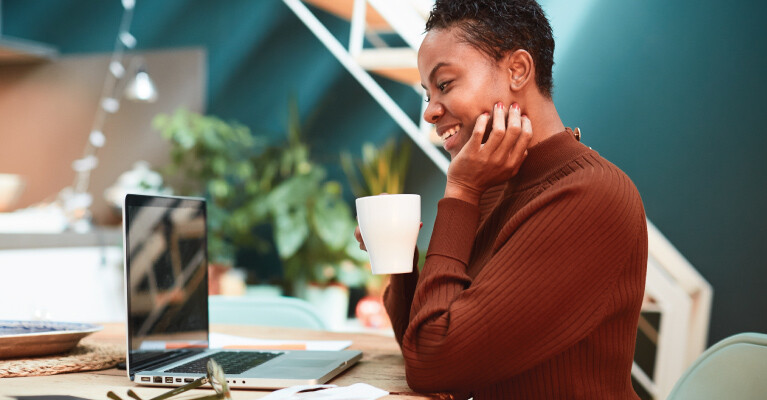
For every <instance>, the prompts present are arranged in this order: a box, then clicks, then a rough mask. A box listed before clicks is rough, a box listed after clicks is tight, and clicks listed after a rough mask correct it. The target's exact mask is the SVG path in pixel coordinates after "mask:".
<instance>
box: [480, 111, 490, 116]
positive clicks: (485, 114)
mask: <svg viewBox="0 0 767 400" xmlns="http://www.w3.org/2000/svg"><path fill="white" fill-rule="evenodd" d="M482 115H484V116H486V117H489V116H490V113H489V112H483V113H482Z"/></svg>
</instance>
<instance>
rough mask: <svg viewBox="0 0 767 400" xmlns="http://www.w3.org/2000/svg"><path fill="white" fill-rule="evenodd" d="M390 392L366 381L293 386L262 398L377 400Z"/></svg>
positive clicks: (268, 399) (287, 399) (264, 399)
mask: <svg viewBox="0 0 767 400" xmlns="http://www.w3.org/2000/svg"><path fill="white" fill-rule="evenodd" d="M388 394H389V392H387V391H385V390H381V389H379V388H377V387H375V386H370V385H368V384H366V383H355V384H354V385H351V386H341V387H339V386H336V385H307V386H292V387H289V388H285V389H282V390H278V391H276V392H272V393H270V394H268V395H267V396H266V397H263V398H262V399H261V400H302V399H318V400H375V399H378V398H381V397H384V396H387V395H388Z"/></svg>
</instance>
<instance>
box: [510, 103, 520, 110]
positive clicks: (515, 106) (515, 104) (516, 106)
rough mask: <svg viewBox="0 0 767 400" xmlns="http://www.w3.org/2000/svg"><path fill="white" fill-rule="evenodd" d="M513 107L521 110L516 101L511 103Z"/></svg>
mask: <svg viewBox="0 0 767 400" xmlns="http://www.w3.org/2000/svg"><path fill="white" fill-rule="evenodd" d="M511 107H513V108H514V109H515V110H517V111H519V104H517V103H514V104H512V105H511Z"/></svg>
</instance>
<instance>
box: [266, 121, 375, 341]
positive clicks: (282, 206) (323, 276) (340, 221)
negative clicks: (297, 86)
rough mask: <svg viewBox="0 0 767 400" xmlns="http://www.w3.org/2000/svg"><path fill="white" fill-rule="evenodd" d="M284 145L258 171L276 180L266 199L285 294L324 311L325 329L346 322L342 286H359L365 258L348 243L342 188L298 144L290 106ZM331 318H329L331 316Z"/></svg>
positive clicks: (351, 222)
mask: <svg viewBox="0 0 767 400" xmlns="http://www.w3.org/2000/svg"><path fill="white" fill-rule="evenodd" d="M287 136H288V137H287V142H286V143H285V144H284V145H283V146H280V147H273V148H272V149H271V151H267V154H268V156H266V157H264V158H262V160H261V161H262V163H263V164H262V168H263V169H266V170H270V171H272V170H273V171H279V174H280V176H281V179H280V181H279V183H277V184H276V185H275V186H274V188H273V189H272V190H271V192H270V193H269V195H268V196H267V199H266V200H267V201H266V203H265V204H266V207H267V208H268V214H269V216H270V218H271V220H272V227H273V232H274V242H275V244H276V247H277V253H278V254H279V256H280V259H281V260H282V263H283V271H284V274H285V278H286V283H287V285H288V286H289V287H288V288H287V289H288V290H289V291H292V292H293V293H294V294H295V295H297V296H299V297H304V298H306V299H307V300H309V301H310V302H312V303H315V305H317V306H318V307H319V308H321V309H323V308H325V309H326V310H327V311H326V312H325V314H326V315H335V317H328V318H327V319H328V322H329V324H330V325H331V326H334V325H338V324H339V323H341V321H343V320H345V318H346V309H347V307H348V289H347V287H348V286H357V285H363V284H364V283H365V281H366V280H367V278H368V276H369V273H367V272H366V271H367V270H366V269H365V268H363V266H364V263H365V262H367V260H368V257H367V254H366V253H365V252H363V251H361V250H360V249H359V247H358V244H357V241H356V240H355V239H354V229H355V227H356V220H355V219H354V217H353V215H352V211H351V209H350V207H349V205H348V204H347V203H346V201H344V199H343V196H342V186H341V184H340V183H339V182H337V181H332V180H328V179H327V177H326V171H325V169H324V168H323V167H322V166H320V165H318V164H316V163H314V162H312V161H311V159H310V153H309V149H308V146H307V145H306V144H305V143H304V142H303V141H302V139H301V130H300V124H299V119H298V111H297V108H296V107H295V106H293V107H291V111H290V119H289V123H288V130H287ZM332 311H333V312H334V313H333V312H332Z"/></svg>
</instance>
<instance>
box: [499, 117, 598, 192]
mask: <svg viewBox="0 0 767 400" xmlns="http://www.w3.org/2000/svg"><path fill="white" fill-rule="evenodd" d="M589 151H591V150H590V149H589V148H588V147H586V146H584V145H583V144H582V143H580V142H578V141H577V140H576V139H575V137H574V136H573V133H572V131H571V130H570V129H569V128H568V129H566V130H564V131H562V132H559V133H556V134H554V135H552V136H550V137H549V138H547V139H546V140H544V141H542V142H540V143H538V144H536V145H535V146H533V147H530V148H529V149H527V158H525V160H524V161H523V162H522V166H521V167H520V168H519V172H518V173H517V175H516V176H515V177H514V178H512V179H511V180H510V181H509V186H510V189H512V190H513V191H520V190H524V189H526V188H528V187H530V186H534V185H535V184H537V183H539V182H540V181H541V180H542V179H544V178H546V177H548V176H550V175H551V174H553V173H554V172H556V171H557V170H559V169H560V168H562V167H563V166H564V165H565V164H567V163H568V162H570V161H572V160H573V159H574V158H576V157H578V156H580V155H582V154H584V153H586V152H589Z"/></svg>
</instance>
